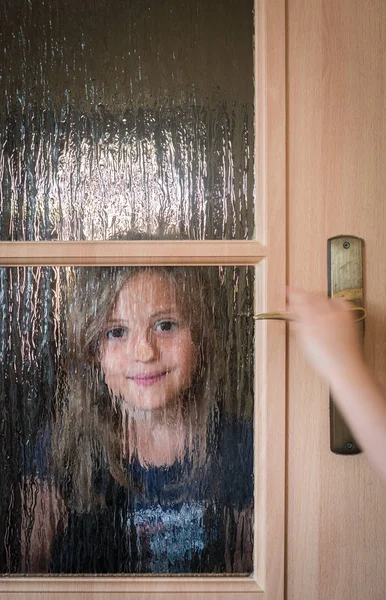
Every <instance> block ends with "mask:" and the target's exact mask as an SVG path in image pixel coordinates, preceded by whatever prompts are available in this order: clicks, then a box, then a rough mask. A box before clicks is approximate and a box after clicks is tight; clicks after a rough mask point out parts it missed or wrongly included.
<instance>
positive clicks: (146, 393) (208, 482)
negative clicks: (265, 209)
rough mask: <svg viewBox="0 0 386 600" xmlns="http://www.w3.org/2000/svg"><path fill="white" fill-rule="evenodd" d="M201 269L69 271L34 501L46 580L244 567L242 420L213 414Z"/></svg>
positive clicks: (211, 307)
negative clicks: (50, 423)
mask: <svg viewBox="0 0 386 600" xmlns="http://www.w3.org/2000/svg"><path fill="white" fill-rule="evenodd" d="M214 271H215V270H213V269H212V275H214V277H212V279H211V282H210V281H209V280H208V279H207V278H206V277H205V275H204V271H203V269H201V268H181V267H180V268H177V267H176V268H173V267H170V268H167V267H159V268H158V267H153V268H151V267H146V268H127V267H125V268H90V269H85V268H83V269H79V270H77V271H71V272H70V276H69V278H68V282H67V287H68V289H69V290H71V294H70V299H69V318H68V324H67V351H66V352H65V353H64V355H65V356H66V357H67V358H66V361H65V364H64V367H63V371H64V373H65V377H64V378H63V382H64V383H62V385H61V390H60V393H58V406H57V425H56V426H55V427H54V431H53V434H52V457H53V459H52V465H51V473H52V476H51V477H46V478H45V479H46V480H47V481H48V482H49V486H48V487H50V486H51V491H50V494H47V489H48V487H47V486H46V487H45V490H43V492H42V493H41V497H40V498H39V499H38V502H37V505H38V506H40V507H41V508H42V507H43V508H44V506H45V504H46V502H48V500H49V502H50V503H51V510H50V515H51V525H52V526H51V528H50V526H47V528H46V543H45V546H44V552H46V553H47V550H49V560H48V561H46V564H47V570H48V571H49V572H51V573H132V574H135V573H152V574H157V573H168V574H173V573H186V574H189V573H233V572H237V573H250V572H251V570H252V549H253V541H252V510H253V464H252V453H253V439H252V425H251V422H250V421H245V420H242V419H236V418H234V417H232V416H230V415H228V416H226V415H225V414H224V411H223V410H222V407H223V406H222V405H223V404H224V381H225V368H224V365H225V360H224V356H225V353H224V351H223V350H222V349H221V348H219V341H218V340H219V337H218V335H216V330H218V329H219V328H220V329H221V328H222V327H223V326H222V324H221V323H222V321H224V315H223V312H224V306H225V303H224V302H223V300H224V298H221V292H220V291H219V290H220V285H219V281H220V280H219V276H218V274H216V273H215V272H214ZM224 322H226V320H225V321H224ZM236 386H237V382H235V383H234V387H236ZM228 392H229V393H231V394H232V390H228ZM62 398H65V399H66V401H65V402H63V400H62ZM40 488H41V489H43V487H42V485H41V483H40ZM44 493H45V494H46V500H44V499H43V496H44ZM40 512H41V513H42V514H43V513H44V510H41V511H40ZM41 521H42V515H41V516H39V515H38V514H35V524H34V528H33V529H34V530H33V531H32V534H31V535H30V539H29V541H28V543H27V546H28V547H29V552H30V553H31V554H32V553H35V557H36V555H37V554H39V548H38V547H37V546H38V542H37V535H36V530H37V529H38V526H39V523H40V522H41ZM47 538H49V539H48V542H47ZM26 553H27V554H28V552H27V551H26ZM43 563H44V561H43ZM35 564H36V565H37V564H39V560H35ZM40 564H42V561H40ZM36 568H37V567H36ZM32 570H33V569H32Z"/></svg>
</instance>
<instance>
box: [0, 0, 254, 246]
mask: <svg viewBox="0 0 386 600" xmlns="http://www.w3.org/2000/svg"><path fill="white" fill-rule="evenodd" d="M0 23H1V25H0V27H1V29H2V31H1V33H2V48H1V51H0V75H1V78H0V149H1V150H0V153H1V155H0V178H1V197H0V202H1V211H0V239H2V240H92V239H94V240H103V239H111V238H117V237H122V236H126V237H129V238H130V237H134V238H135V237H136V236H138V235H141V234H144V235H146V236H147V237H155V238H170V239H175V238H180V239H251V238H252V237H253V235H254V229H255V223H254V201H253V188H254V168H253V164H254V162H253V154H254V124H253V94H254V92H253V0H219V1H216V2H208V1H207V0H188V1H187V2H180V1H179V0H165V1H163V2H160V1H159V0H131V1H130V2H126V1H123V0H112V1H110V2H106V1H105V0H95V1H94V2H92V3H90V2H79V0H67V1H66V2H65V3H64V4H63V3H61V4H60V5H59V4H58V3H57V2H55V1H54V0H44V1H43V0H34V1H33V2H32V1H27V0H26V1H22V0H4V1H3V2H2V3H1V6H0Z"/></svg>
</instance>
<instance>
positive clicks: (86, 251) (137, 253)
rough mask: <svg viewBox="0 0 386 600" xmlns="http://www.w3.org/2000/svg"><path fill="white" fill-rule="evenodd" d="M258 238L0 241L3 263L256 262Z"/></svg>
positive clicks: (263, 250)
mask: <svg viewBox="0 0 386 600" xmlns="http://www.w3.org/2000/svg"><path fill="white" fill-rule="evenodd" d="M265 256H266V247H265V246H264V245H263V244H260V243H259V242H256V241H243V240H242V241H241V240H235V241H223V240H222V241H188V240H182V241H165V240H162V241H111V242H90V241H84V242H0V266H28V265H31V266H35V265H36V266H39V265H46V266H59V265H63V266H70V265H74V266H87V265H91V266H103V265H254V264H256V263H258V262H259V261H260V260H261V259H262V258H264V257H265Z"/></svg>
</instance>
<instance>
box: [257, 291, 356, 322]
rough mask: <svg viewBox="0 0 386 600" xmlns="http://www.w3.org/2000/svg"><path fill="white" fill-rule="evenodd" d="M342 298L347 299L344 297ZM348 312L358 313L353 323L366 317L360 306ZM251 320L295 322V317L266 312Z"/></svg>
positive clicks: (283, 313) (288, 314)
mask: <svg viewBox="0 0 386 600" xmlns="http://www.w3.org/2000/svg"><path fill="white" fill-rule="evenodd" d="M342 297H345V298H347V297H346V296H342ZM347 299H348V298H347ZM349 310H353V311H357V312H359V313H360V316H358V317H357V318H356V319H355V321H354V322H355V323H359V321H364V320H365V318H366V316H367V313H366V310H365V309H364V308H363V307H362V306H353V307H352V308H350V309H349ZM253 318H254V319H255V321H264V320H271V321H296V318H295V315H293V314H292V313H289V312H266V313H260V314H258V315H253Z"/></svg>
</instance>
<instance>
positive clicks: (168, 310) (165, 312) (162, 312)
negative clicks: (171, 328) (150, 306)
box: [106, 306, 179, 325]
mask: <svg viewBox="0 0 386 600" xmlns="http://www.w3.org/2000/svg"><path fill="white" fill-rule="evenodd" d="M173 313H177V314H179V313H178V309H177V306H172V307H171V308H166V309H164V310H158V311H157V312H155V313H153V314H151V315H150V318H151V319H154V318H157V317H161V316H166V315H173ZM128 322H129V321H128V319H116V318H115V319H114V318H112V319H108V320H107V321H106V325H110V324H114V323H128Z"/></svg>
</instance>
